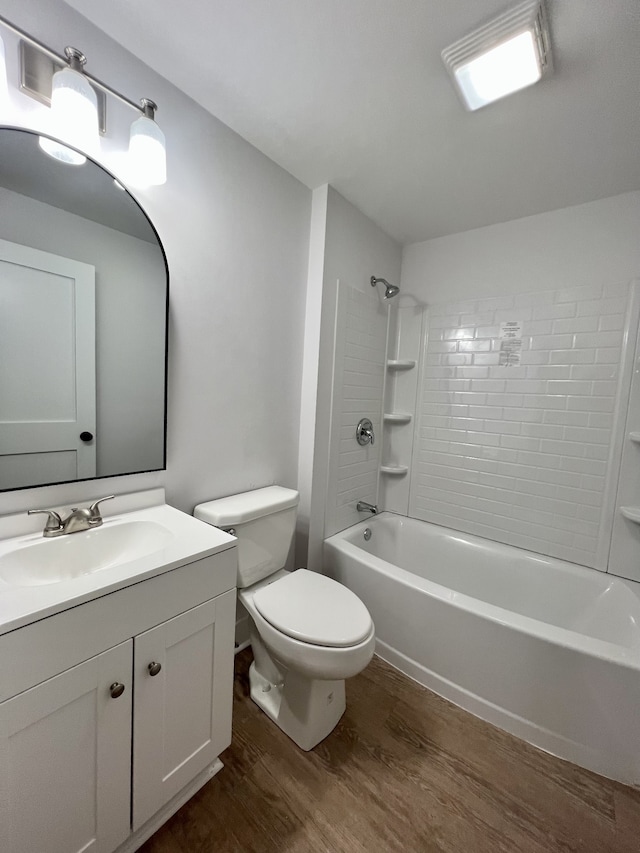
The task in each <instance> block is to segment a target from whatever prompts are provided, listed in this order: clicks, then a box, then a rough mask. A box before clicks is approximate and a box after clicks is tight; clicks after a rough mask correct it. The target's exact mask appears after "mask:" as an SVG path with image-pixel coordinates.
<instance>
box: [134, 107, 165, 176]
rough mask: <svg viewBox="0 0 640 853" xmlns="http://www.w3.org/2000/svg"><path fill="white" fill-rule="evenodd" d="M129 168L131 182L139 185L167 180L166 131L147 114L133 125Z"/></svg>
mask: <svg viewBox="0 0 640 853" xmlns="http://www.w3.org/2000/svg"><path fill="white" fill-rule="evenodd" d="M128 170H129V173H130V181H131V183H133V184H135V185H136V186H138V187H155V186H159V185H160V184H164V183H166V180H167V152H166V145H165V138H164V133H163V132H162V131H161V130H160V128H159V127H158V125H157V124H156V123H155V121H154V120H153V119H152V118H149V117H148V116H146V115H142V116H140V118H138V119H136V120H135V121H134V122H133V124H132V125H131V136H130V140H129V164H128Z"/></svg>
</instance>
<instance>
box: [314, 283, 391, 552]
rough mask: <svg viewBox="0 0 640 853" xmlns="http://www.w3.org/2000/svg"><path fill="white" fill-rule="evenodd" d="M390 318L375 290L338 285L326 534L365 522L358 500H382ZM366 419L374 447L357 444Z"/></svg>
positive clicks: (329, 534) (371, 501)
mask: <svg viewBox="0 0 640 853" xmlns="http://www.w3.org/2000/svg"><path fill="white" fill-rule="evenodd" d="M388 318H389V309H388V307H387V305H386V304H384V305H383V304H381V302H380V300H379V299H378V297H377V294H376V293H375V292H369V293H366V292H363V291H362V290H356V288H354V287H349V286H348V285H345V284H344V283H341V282H338V299H337V311H336V331H335V342H336V343H335V360H334V377H333V400H332V410H331V442H330V448H331V449H330V453H329V478H328V488H327V509H326V517H325V531H326V532H325V535H326V536H331V535H332V534H333V533H337V532H338V531H339V530H344V529H345V527H350V526H351V525H352V524H356V523H357V522H358V521H362V515H361V514H360V513H358V512H357V511H356V503H357V502H358V501H359V500H364V501H368V502H369V503H372V504H375V503H377V502H378V469H379V465H380V454H381V448H382V400H383V396H384V384H385V368H386V353H387V324H388ZM362 417H368V418H370V420H371V421H372V423H373V432H374V436H375V443H374V445H373V446H372V445H370V444H368V445H366V446H364V447H360V446H359V445H358V444H357V442H356V440H355V429H356V424H357V423H358V421H359V420H360V419H361V418H362Z"/></svg>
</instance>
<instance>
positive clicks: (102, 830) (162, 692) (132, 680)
mask: <svg viewBox="0 0 640 853" xmlns="http://www.w3.org/2000/svg"><path fill="white" fill-rule="evenodd" d="M235 578H236V552H235V547H232V548H229V549H227V550H225V551H221V552H219V553H217V554H214V555H213V556H210V557H206V558H204V559H201V560H197V561H196V562H194V563H191V564H188V565H184V566H180V567H178V568H175V569H172V570H171V571H168V572H165V573H164V574H159V575H157V576H156V577H153V578H151V579H149V580H144V581H142V582H139V583H135V584H133V585H132V586H129V587H124V588H122V589H119V590H118V591H116V592H112V593H110V594H108V595H104V596H102V597H98V598H95V599H93V600H91V601H88V602H86V603H84V604H81V605H80V606H77V607H73V608H71V609H69V610H66V611H63V612H60V613H57V614H55V615H53V616H50V617H48V618H46V619H41V620H40V621H38V622H34V623H33V624H30V625H26V626H25V627H22V628H19V629H18V630H15V631H11V632H9V633H6V634H3V635H2V636H0V849H2V850H3V851H7V853H80V851H83V853H85V851H92V853H113V851H119V853H120V851H122V853H129V851H133V850H136V849H137V848H138V847H139V846H140V845H141V844H142V843H143V841H144V840H145V839H146V838H148V837H149V836H150V835H151V834H152V833H153V832H154V831H155V830H156V829H157V828H158V827H159V826H160V825H161V824H162V823H164V821H165V820H166V819H167V818H168V817H169V816H170V815H171V814H172V813H173V812H174V811H176V810H177V808H179V807H180V805H182V803H183V802H185V801H186V800H187V799H188V798H189V796H191V795H192V794H193V793H194V792H195V791H196V790H197V789H198V788H199V787H200V786H201V785H202V784H204V783H205V782H206V781H207V779H209V778H211V776H212V775H214V773H215V772H217V770H218V769H220V767H221V766H222V765H221V763H220V761H219V760H218V756H219V754H220V753H221V752H222V751H223V750H224V749H225V748H226V747H227V746H228V745H229V744H230V742H231V702H232V689H233V640H234V623H235V598H236V596H235Z"/></svg>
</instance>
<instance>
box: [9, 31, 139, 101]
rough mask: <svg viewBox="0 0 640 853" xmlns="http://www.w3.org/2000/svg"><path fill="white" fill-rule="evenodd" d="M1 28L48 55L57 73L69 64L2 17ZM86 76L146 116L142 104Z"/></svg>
mask: <svg viewBox="0 0 640 853" xmlns="http://www.w3.org/2000/svg"><path fill="white" fill-rule="evenodd" d="M0 26H3V27H5V28H6V29H8V30H10V31H11V32H12V33H15V35H17V36H19V37H20V38H21V39H22V40H23V41H24V42H28V43H29V44H30V45H32V46H33V47H35V48H37V50H39V51H40V52H41V53H44V54H46V55H47V56H48V57H49V59H51V60H52V62H53V63H54V64H56V65H57V68H56V71H57V70H58V68H64V67H65V66H66V65H67V64H68V63H67V60H66V58H65V57H64V56H61V55H60V54H59V53H56V52H55V50H52V49H51V48H50V47H48V46H47V45H46V44H43V42H41V41H38V39H35V38H33V36H30V35H29V33H27V32H25V31H24V30H22V29H20V27H17V26H16V25H15V24H12V23H11V21H8V20H7V19H6V18H3V17H2V16H1V15H0ZM83 73H84V76H85V77H86V78H87V80H88V81H89V82H90V83H91V85H92V86H94V87H95V88H97V89H100V90H101V91H102V92H105V93H106V94H108V95H111V96H112V97H114V98H117V100H119V101H120V102H121V103H123V104H126V106H128V107H131V109H134V110H136V112H138V113H143V114H144V109H143V107H141V106H140V103H136V102H135V101H132V100H131V99H130V98H127V96H126V95H123V94H121V93H120V92H118V91H117V89H112V88H111V86H108V85H107V84H106V83H103V82H102V80H99V79H98V78H97V77H94V76H93V74H89V73H88V72H87V71H84V72H83ZM38 100H41V101H42V102H43V103H47V101H43V100H42V97H39V98H38Z"/></svg>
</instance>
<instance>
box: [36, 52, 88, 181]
mask: <svg viewBox="0 0 640 853" xmlns="http://www.w3.org/2000/svg"><path fill="white" fill-rule="evenodd" d="M64 52H65V55H66V57H67V62H68V63H69V64H68V66H67V67H66V68H62V69H61V70H60V71H56V73H55V74H54V75H53V79H52V81H51V132H52V135H53V136H62V137H63V138H69V140H70V141H73V143H74V144H75V146H76V147H77V148H79V149H80V150H81V151H86V152H87V154H94V155H95V154H96V153H97V151H98V147H99V144H100V141H99V137H98V98H97V97H96V93H95V92H94V90H93V88H92V86H91V84H90V83H89V81H88V80H87V78H86V77H85V76H84V73H83V66H84V64H85V62H86V61H87V59H86V57H85V55H84V54H83V53H81V52H80V51H79V50H77V49H76V48H75V47H66V48H65V50H64ZM39 145H40V148H42V150H43V151H45V152H46V153H47V154H50V155H51V156H52V157H55V158H56V159H58V160H62V162H63V163H71V164H72V165H74V166H81V165H82V164H83V163H85V162H86V160H87V158H86V157H85V156H84V155H83V154H80V153H79V152H78V151H74V150H73V149H72V148H67V146H66V145H60V144H59V143H58V142H55V141H54V140H52V139H49V138H48V137H46V136H41V137H40V139H39Z"/></svg>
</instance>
